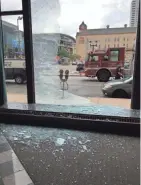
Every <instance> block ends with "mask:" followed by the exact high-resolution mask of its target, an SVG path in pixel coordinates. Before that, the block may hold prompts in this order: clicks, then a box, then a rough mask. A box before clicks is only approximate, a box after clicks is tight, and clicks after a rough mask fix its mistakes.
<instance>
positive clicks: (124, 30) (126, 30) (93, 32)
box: [76, 27, 136, 36]
mask: <svg viewBox="0 0 141 185" xmlns="http://www.w3.org/2000/svg"><path fill="white" fill-rule="evenodd" d="M121 33H136V27H121V28H100V29H88V30H86V31H82V32H77V34H76V36H81V35H82V36H84V35H105V34H121Z"/></svg>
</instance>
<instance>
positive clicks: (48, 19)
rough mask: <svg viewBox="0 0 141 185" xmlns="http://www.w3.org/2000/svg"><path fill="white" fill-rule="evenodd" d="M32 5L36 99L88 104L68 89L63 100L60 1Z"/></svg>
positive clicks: (57, 102)
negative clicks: (59, 57)
mask: <svg viewBox="0 0 141 185" xmlns="http://www.w3.org/2000/svg"><path fill="white" fill-rule="evenodd" d="M31 7H32V31H33V55H34V65H35V67H34V68H35V89H36V102H37V103H45V104H47V103H48V104H73V105H74V104H76V103H78V104H85V103H89V101H88V100H87V99H86V100H85V99H84V101H82V100H83V98H81V97H78V96H75V95H73V94H70V93H68V92H65V96H64V98H63V99H62V93H63V92H62V90H61V87H60V80H59V76H58V75H59V70H60V66H59V64H58V60H56V59H57V53H58V48H59V46H60V39H61V36H60V34H59V32H60V28H59V24H58V18H59V16H60V4H59V1H58V0H54V1H49V0H42V1H40V2H39V1H38V0H34V1H31Z"/></svg>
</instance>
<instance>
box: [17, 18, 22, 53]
mask: <svg viewBox="0 0 141 185" xmlns="http://www.w3.org/2000/svg"><path fill="white" fill-rule="evenodd" d="M22 19H23V17H20V16H19V17H18V18H17V29H18V51H20V28H19V20H22Z"/></svg>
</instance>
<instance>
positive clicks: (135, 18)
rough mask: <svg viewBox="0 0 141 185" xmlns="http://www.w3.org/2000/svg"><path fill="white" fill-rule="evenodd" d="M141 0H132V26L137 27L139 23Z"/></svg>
mask: <svg viewBox="0 0 141 185" xmlns="http://www.w3.org/2000/svg"><path fill="white" fill-rule="evenodd" d="M138 10H139V0H132V2H131V8H130V26H131V27H136V26H137V22H138V12H139V11H138Z"/></svg>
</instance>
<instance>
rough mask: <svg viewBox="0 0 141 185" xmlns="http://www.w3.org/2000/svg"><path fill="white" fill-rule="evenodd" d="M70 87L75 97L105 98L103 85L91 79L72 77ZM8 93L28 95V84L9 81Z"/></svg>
mask: <svg viewBox="0 0 141 185" xmlns="http://www.w3.org/2000/svg"><path fill="white" fill-rule="evenodd" d="M58 78H59V77H58ZM57 80H58V79H57ZM58 81H59V80H58ZM68 85H69V89H68V92H70V93H72V94H74V95H78V96H82V97H103V94H102V91H101V88H102V86H103V83H102V82H98V81H97V80H96V79H89V78H86V77H80V76H71V77H70V78H69V80H68ZM7 92H8V93H12V94H13V93H17V94H26V84H23V85H17V84H15V83H14V81H7Z"/></svg>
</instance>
